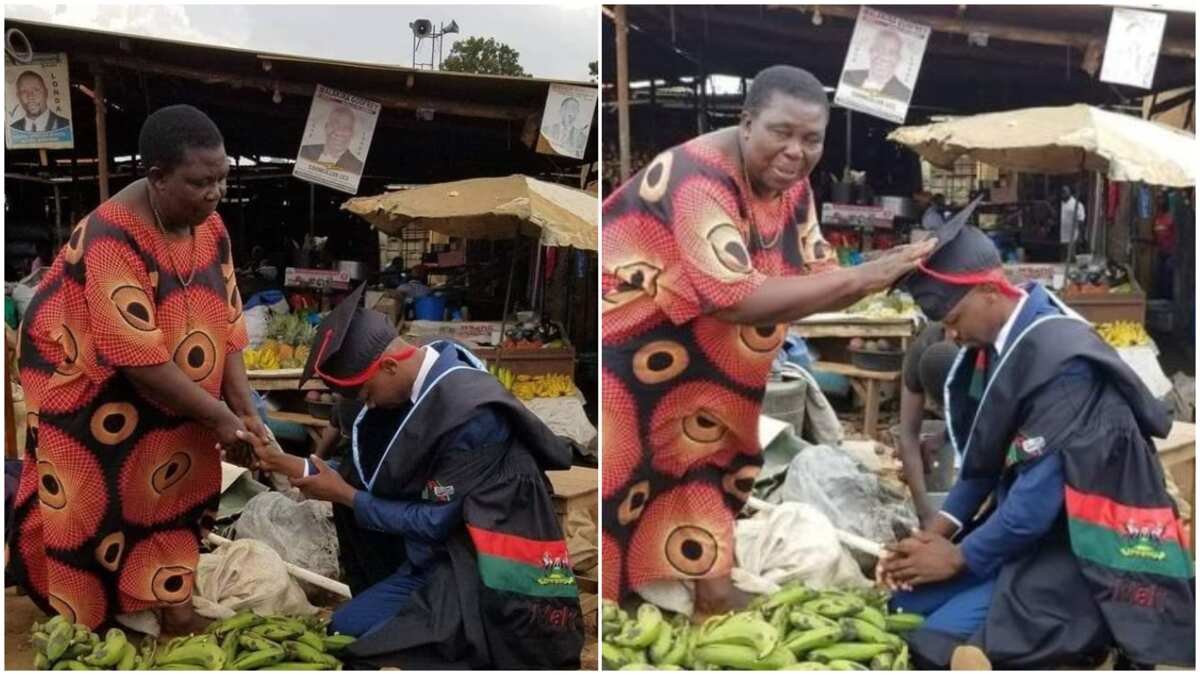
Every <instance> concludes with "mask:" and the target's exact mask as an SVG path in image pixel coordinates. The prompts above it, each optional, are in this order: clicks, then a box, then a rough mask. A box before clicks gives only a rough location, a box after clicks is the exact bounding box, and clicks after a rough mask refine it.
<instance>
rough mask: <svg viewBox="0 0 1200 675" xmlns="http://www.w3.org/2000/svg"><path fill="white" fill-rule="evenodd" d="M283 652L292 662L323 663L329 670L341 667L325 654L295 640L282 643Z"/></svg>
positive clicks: (339, 663)
mask: <svg viewBox="0 0 1200 675" xmlns="http://www.w3.org/2000/svg"><path fill="white" fill-rule="evenodd" d="M283 651H284V652H285V653H286V654H287V657H288V658H289V659H291V660H292V661H296V662H300V661H303V662H304V663H323V664H325V665H327V666H329V667H330V668H335V667H337V666H339V665H341V662H340V661H338V660H337V659H335V658H333V657H332V656H330V655H328V654H326V653H325V652H323V651H321V650H319V649H314V648H313V647H310V646H309V645H307V644H305V643H303V642H297V641H295V640H285V641H284V643H283Z"/></svg>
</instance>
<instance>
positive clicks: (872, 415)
mask: <svg viewBox="0 0 1200 675" xmlns="http://www.w3.org/2000/svg"><path fill="white" fill-rule="evenodd" d="M812 369H813V370H819V371H821V372H824V373H836V374H838V375H844V376H846V377H847V378H849V379H850V386H851V387H853V388H854V391H855V392H857V393H858V395H859V397H860V398H861V399H862V400H863V434H865V435H866V436H867V438H871V439H875V440H878V439H879V434H878V431H879V385H880V383H881V382H899V381H900V371H898V370H888V371H880V370H863V369H862V368H857V367H855V366H851V365H849V364H846V363H835V362H833V361H815V362H813V364H812Z"/></svg>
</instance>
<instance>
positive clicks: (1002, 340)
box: [993, 289, 1029, 355]
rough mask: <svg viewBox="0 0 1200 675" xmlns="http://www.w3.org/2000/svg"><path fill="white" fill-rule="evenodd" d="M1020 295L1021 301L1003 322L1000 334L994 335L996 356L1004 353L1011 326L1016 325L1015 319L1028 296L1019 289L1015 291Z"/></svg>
mask: <svg viewBox="0 0 1200 675" xmlns="http://www.w3.org/2000/svg"><path fill="white" fill-rule="evenodd" d="M1017 290H1018V291H1020V293H1021V299H1020V300H1019V301H1017V306H1016V307H1014V308H1013V311H1012V314H1010V315H1009V316H1008V321H1005V322H1004V326H1003V327H1001V328H1000V332H999V333H997V334H996V344H995V345H993V346H994V347H995V348H996V354H998V355H999V354H1003V353H1004V345H1006V344H1008V335H1009V333H1011V332H1012V329H1013V326H1014V325H1015V324H1016V323H1017V317H1018V316H1020V315H1021V309H1023V308H1024V307H1025V301H1026V300H1028V299H1029V294H1028V293H1026V292H1025V291H1023V290H1021V289H1017Z"/></svg>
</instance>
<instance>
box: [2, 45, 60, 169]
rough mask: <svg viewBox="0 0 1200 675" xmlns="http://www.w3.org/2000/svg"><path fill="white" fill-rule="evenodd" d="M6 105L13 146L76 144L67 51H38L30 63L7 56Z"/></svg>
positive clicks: (6, 139)
mask: <svg viewBox="0 0 1200 675" xmlns="http://www.w3.org/2000/svg"><path fill="white" fill-rule="evenodd" d="M4 105H5V111H6V113H7V115H8V117H7V118H6V120H5V122H6V124H5V130H4V142H5V146H6V147H7V148H8V149H9V150H39V149H40V150H61V149H65V148H73V147H75V128H74V126H73V125H72V124H71V80H70V75H69V74H68V72H67V55H66V54H59V53H53V54H34V55H33V58H32V59H31V60H30V61H29V62H28V63H18V62H16V61H14V60H13V59H12V58H11V57H10V56H5V61H4Z"/></svg>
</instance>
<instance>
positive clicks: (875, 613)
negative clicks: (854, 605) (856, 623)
mask: <svg viewBox="0 0 1200 675" xmlns="http://www.w3.org/2000/svg"><path fill="white" fill-rule="evenodd" d="M854 616H856V617H858V618H859V619H862V620H863V621H866V622H867V623H870V624H871V625H873V626H875V627H876V628H878V629H879V630H887V619H886V617H884V615H883V612H881V611H879V610H878V609H876V608H875V607H872V606H871V605H867V606H866V607H863V608H862V611H861V612H859V613H858V614H855V615H854Z"/></svg>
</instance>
